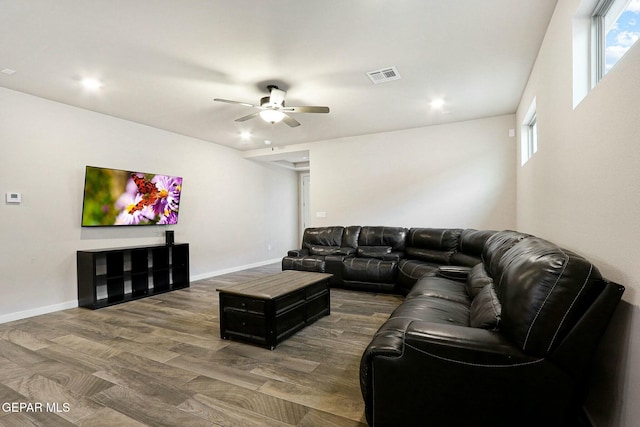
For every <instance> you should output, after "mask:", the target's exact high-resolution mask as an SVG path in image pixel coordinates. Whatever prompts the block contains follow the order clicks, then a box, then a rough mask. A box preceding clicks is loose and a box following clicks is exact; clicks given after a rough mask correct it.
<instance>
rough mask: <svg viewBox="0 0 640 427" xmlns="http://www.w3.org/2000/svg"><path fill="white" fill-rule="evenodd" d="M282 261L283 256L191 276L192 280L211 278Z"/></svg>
mask: <svg viewBox="0 0 640 427" xmlns="http://www.w3.org/2000/svg"><path fill="white" fill-rule="evenodd" d="M280 261H282V258H274V259H270V260H266V261H260V262H256V263H253V264H245V265H239V266H237V267H231V268H226V269H224V270H217V271H211V272H209V273H202V274H196V275H193V276H191V277H190V279H191V281H192V282H195V281H196V280H203V279H209V278H211V277H216V276H222V275H223V274H229V273H235V272H237V271H242V270H247V269H249V268H256V267H264V266H265V265H269V264H275V263H276V262H280Z"/></svg>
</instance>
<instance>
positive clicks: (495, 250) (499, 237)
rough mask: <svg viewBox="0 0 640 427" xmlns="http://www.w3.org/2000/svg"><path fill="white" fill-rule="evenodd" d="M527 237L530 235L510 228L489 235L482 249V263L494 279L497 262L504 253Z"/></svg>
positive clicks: (496, 273) (496, 271)
mask: <svg viewBox="0 0 640 427" xmlns="http://www.w3.org/2000/svg"><path fill="white" fill-rule="evenodd" d="M527 237H530V235H529V234H524V233H519V232H517V231H511V230H505V231H499V232H497V233H495V234H494V235H493V236H491V237H489V239H487V242H486V243H485V245H484V248H483V249H482V263H483V264H484V268H485V269H486V270H487V273H489V275H490V276H491V277H493V278H494V279H495V278H496V276H497V275H498V263H499V262H500V260H501V259H502V256H503V255H504V253H505V252H507V251H508V250H509V249H511V248H512V247H513V246H514V245H516V244H517V243H518V242H520V241H521V240H523V239H526V238H527ZM498 296H499V295H498Z"/></svg>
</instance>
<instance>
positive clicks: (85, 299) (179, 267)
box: [77, 243, 189, 309]
mask: <svg viewBox="0 0 640 427" xmlns="http://www.w3.org/2000/svg"><path fill="white" fill-rule="evenodd" d="M77 261H78V306H80V307H88V308H92V309H96V308H102V307H106V306H109V305H113V304H120V303H123V302H127V301H132V300H135V299H139V298H144V297H148V296H151V295H157V294H160V293H163V292H169V291H173V290H176V289H182V288H188V287H189V245H188V244H187V243H176V244H174V245H149V246H136V247H127V248H112V249H95V250H86V251H77Z"/></svg>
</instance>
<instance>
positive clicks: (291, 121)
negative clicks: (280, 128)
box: [282, 114, 300, 128]
mask: <svg viewBox="0 0 640 427" xmlns="http://www.w3.org/2000/svg"><path fill="white" fill-rule="evenodd" d="M282 121H283V122H284V123H285V124H286V125H287V126H289V127H292V128H294V127H296V126H300V122H298V121H297V120H296V119H294V118H293V117H290V116H288V115H286V114H285V115H284V117H283V118H282Z"/></svg>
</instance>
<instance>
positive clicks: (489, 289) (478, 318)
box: [469, 284, 502, 330]
mask: <svg viewBox="0 0 640 427" xmlns="http://www.w3.org/2000/svg"><path fill="white" fill-rule="evenodd" d="M501 313H502V306H501V305H500V301H499V300H498V296H497V295H496V292H495V289H494V288H493V284H489V285H487V286H485V287H484V288H482V290H480V292H479V293H478V295H476V297H475V298H474V299H473V301H471V308H470V311H469V325H470V326H472V327H474V328H483V329H492V330H497V329H498V325H499V324H500V314H501Z"/></svg>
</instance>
